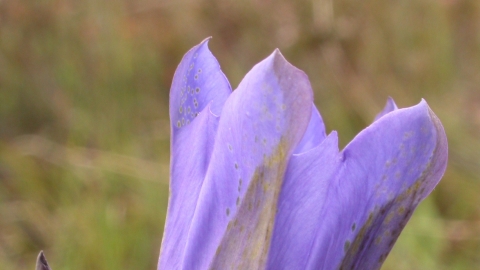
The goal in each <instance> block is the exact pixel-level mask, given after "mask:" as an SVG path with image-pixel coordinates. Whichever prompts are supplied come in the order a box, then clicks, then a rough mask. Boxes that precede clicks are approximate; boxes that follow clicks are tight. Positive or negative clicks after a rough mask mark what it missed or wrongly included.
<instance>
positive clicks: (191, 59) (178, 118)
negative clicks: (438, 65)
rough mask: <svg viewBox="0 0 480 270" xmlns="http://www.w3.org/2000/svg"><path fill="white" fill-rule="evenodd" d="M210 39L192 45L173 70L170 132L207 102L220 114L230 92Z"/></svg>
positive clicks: (189, 119)
mask: <svg viewBox="0 0 480 270" xmlns="http://www.w3.org/2000/svg"><path fill="white" fill-rule="evenodd" d="M208 41H209V39H208V38H207V39H205V40H204V41H202V43H200V44H199V45H197V46H195V47H193V48H192V49H190V51H188V52H187V53H186V54H185V56H184V57H183V59H182V61H181V62H180V64H179V65H178V67H177V70H176V71H175V75H174V77H173V82H172V87H171V88H170V121H171V124H172V130H173V132H176V131H177V130H178V129H180V128H181V127H183V126H186V125H188V124H189V123H190V122H192V121H193V119H194V118H195V117H196V116H197V115H198V114H199V113H200V112H201V111H202V110H203V108H205V106H207V104H209V103H210V102H212V101H213V102H212V104H211V108H210V110H211V111H212V113H213V114H215V115H220V113H221V111H222V107H223V104H224V103H225V101H226V100H227V98H228V96H229V95H230V93H231V92H232V90H231V87H230V84H229V83H228V80H227V79H226V78H225V75H224V74H223V72H222V71H221V70H220V65H219V64H218V61H217V59H216V58H215V57H214V56H213V55H212V53H211V52H210V50H209V49H208Z"/></svg>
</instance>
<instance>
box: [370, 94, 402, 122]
mask: <svg viewBox="0 0 480 270" xmlns="http://www.w3.org/2000/svg"><path fill="white" fill-rule="evenodd" d="M395 110H398V107H397V104H395V101H394V100H393V98H391V97H388V99H387V104H385V107H384V108H383V110H382V111H381V112H379V113H378V114H377V116H375V120H374V121H377V120H378V119H380V117H382V116H384V115H385V114H387V113H389V112H393V111H395Z"/></svg>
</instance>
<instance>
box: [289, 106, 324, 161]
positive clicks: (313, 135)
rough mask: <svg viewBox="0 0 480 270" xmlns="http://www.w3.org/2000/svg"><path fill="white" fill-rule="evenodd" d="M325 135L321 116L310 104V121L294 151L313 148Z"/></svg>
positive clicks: (298, 151) (300, 151)
mask: <svg viewBox="0 0 480 270" xmlns="http://www.w3.org/2000/svg"><path fill="white" fill-rule="evenodd" d="M326 136H327V135H326V134H325V125H324V124H323V119H322V116H321V115H320V113H319V112H318V110H317V108H316V107H315V106H313V105H312V116H311V118H310V123H308V128H307V130H306V131H305V134H304V135H303V138H302V140H301V141H300V143H299V144H298V146H297V148H296V149H295V151H294V153H295V154H299V153H303V152H306V151H308V150H310V149H312V148H314V147H315V146H318V145H319V144H320V143H321V142H322V141H323V140H324V139H325V137H326Z"/></svg>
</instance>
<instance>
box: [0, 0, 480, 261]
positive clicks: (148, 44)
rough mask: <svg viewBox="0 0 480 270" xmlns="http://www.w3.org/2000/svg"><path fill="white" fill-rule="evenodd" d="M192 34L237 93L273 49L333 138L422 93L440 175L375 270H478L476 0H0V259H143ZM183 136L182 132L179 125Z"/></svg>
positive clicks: (162, 199)
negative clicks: (171, 102) (444, 144)
mask: <svg viewBox="0 0 480 270" xmlns="http://www.w3.org/2000/svg"><path fill="white" fill-rule="evenodd" d="M207 36H213V39H212V41H211V42H210V47H211V50H212V51H213V53H214V54H215V55H216V56H217V58H218V59H219V61H220V64H221V65H222V68H223V70H224V72H225V73H226V75H227V76H228V77H229V79H230V81H231V82H232V86H233V87H234V88H235V87H236V85H237V84H238V83H239V81H240V80H241V78H242V77H243V75H244V74H245V73H246V72H247V71H248V70H249V69H250V68H251V67H252V66H253V65H254V64H255V63H257V62H259V61H260V60H261V59H263V58H264V57H266V56H267V55H268V54H269V53H270V52H271V51H273V49H275V48H276V47H278V48H280V49H281V51H282V52H283V54H284V55H285V56H286V58H287V59H289V60H290V61H291V62H292V63H293V64H294V65H296V66H297V67H299V68H300V69H303V70H304V71H305V72H306V73H307V74H308V75H309V76H310V79H311V82H312V85H313V88H314V90H315V100H316V104H317V106H318V108H319V109H320V111H321V113H322V115H323V117H324V120H325V122H326V125H327V129H328V130H329V131H330V130H333V129H335V130H338V131H339V135H340V142H341V146H342V147H343V146H344V145H345V144H347V143H348V141H349V140H350V139H352V138H353V136H354V135H355V134H356V133H357V132H358V131H360V130H361V129H362V128H364V127H365V126H366V125H368V124H369V123H370V122H371V121H372V120H373V117H374V116H375V114H376V113H377V112H378V111H379V110H380V109H381V108H382V107H383V105H384V102H385V101H386V98H387V96H392V97H393V98H395V100H396V101H397V104H398V105H399V106H401V107H405V106H410V105H413V104H416V103H418V102H419V101H420V99H421V98H425V99H426V100H427V101H428V103H429V105H430V106H431V108H432V109H433V110H434V111H435V113H436V114H437V115H438V116H439V118H440V119H441V120H442V122H443V124H444V126H445V129H446V132H447V136H448V138H449V145H450V160H449V167H448V169H447V172H446V175H445V177H444V179H443V180H442V182H441V183H440V185H439V186H438V188H437V189H436V190H435V191H434V192H433V194H432V195H431V197H429V199H427V200H426V201H425V202H424V203H422V204H421V206H420V208H419V209H418V210H417V211H416V213H415V214H414V216H413V218H412V220H411V222H410V223H409V224H408V225H407V227H406V229H405V231H404V232H403V233H402V235H401V236H400V238H399V241H398V242H397V245H396V246H395V248H394V250H393V251H392V253H391V255H390V256H389V258H388V259H387V261H386V263H385V266H384V269H478V268H480V176H479V175H480V1H473V0H472V1H470V0H439V1H432V0H406V1H383V0H366V1H346V0H338V1H333V0H311V1H307V0H305V1H286V0H284V1H260V0H257V1H254V0H251V1H233V0H216V1H206V0H205V1H200V0H190V1H184V0H164V1H161V0H158V1H156V0H140V1H133V0H129V1H127V0H124V1H106V0H85V1H74V0H43V1H34V0H4V1H0V266H1V268H2V269H33V267H34V263H35V257H36V254H37V253H38V251H39V250H40V249H43V250H45V254H46V256H47V258H48V260H49V262H50V264H51V266H52V268H53V269H154V268H155V266H156V261H157V257H158V253H159V248H160V243H161V236H162V228H163V223H164V219H165V209H166V205H167V201H168V160H169V128H168V91H169V85H170V82H171V79H172V77H173V73H174V71H175V68H176V65H177V64H178V63H179V62H180V59H181V57H182V55H183V54H184V53H185V52H186V51H187V50H188V49H189V48H190V47H192V46H193V45H195V44H197V43H199V42H200V41H201V40H202V39H204V38H205V37H207ZM192 136H194V134H192Z"/></svg>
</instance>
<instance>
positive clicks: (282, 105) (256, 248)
mask: <svg viewBox="0 0 480 270" xmlns="http://www.w3.org/2000/svg"><path fill="white" fill-rule="evenodd" d="M311 106H312V90H311V86H310V83H309V81H308V78H307V76H306V75H305V74H304V73H303V72H302V71H300V70H298V69H296V68H295V67H293V66H292V65H290V64H289V63H287V62H286V60H285V59H284V58H283V56H282V55H281V54H280V52H279V51H278V50H277V51H275V52H274V53H273V54H272V55H271V56H269V57H268V58H267V59H265V60H264V61H262V62H261V63H259V64H258V65H256V66H255V67H254V68H253V69H252V70H251V71H250V72H249V73H248V74H247V75H246V77H245V78H244V80H243V81H242V82H241V83H240V85H239V87H238V89H237V90H236V91H234V92H233V94H232V95H231V96H230V98H229V99H228V100H227V102H226V104H225V107H224V109H223V113H222V117H221V119H220V123H219V127H218V132H217V136H216V138H215V146H214V150H213V153H212V158H211V162H210V166H209V168H208V172H207V176H206V179H205V183H204V185H203V186H202V190H201V193H200V198H199V201H198V205H197V209H196V211H195V215H194V220H193V223H192V226H191V229H190V232H189V240H188V243H187V248H186V254H185V258H184V260H185V263H184V265H183V267H182V268H184V269H207V268H208V269H210V268H213V269H230V268H242V269H260V268H264V267H265V265H266V259H267V253H268V250H269V247H270V239H271V237H272V232H273V224H274V218H275V213H276V204H277V200H278V196H279V193H280V189H281V186H282V183H283V178H284V173H285V169H286V166H287V162H288V157H289V156H290V155H291V153H292V152H293V150H294V149H295V147H296V145H297V144H298V143H299V141H300V140H301V138H302V136H303V134H304V133H305V130H306V129H307V126H308V123H309V120H310V115H311Z"/></svg>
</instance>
